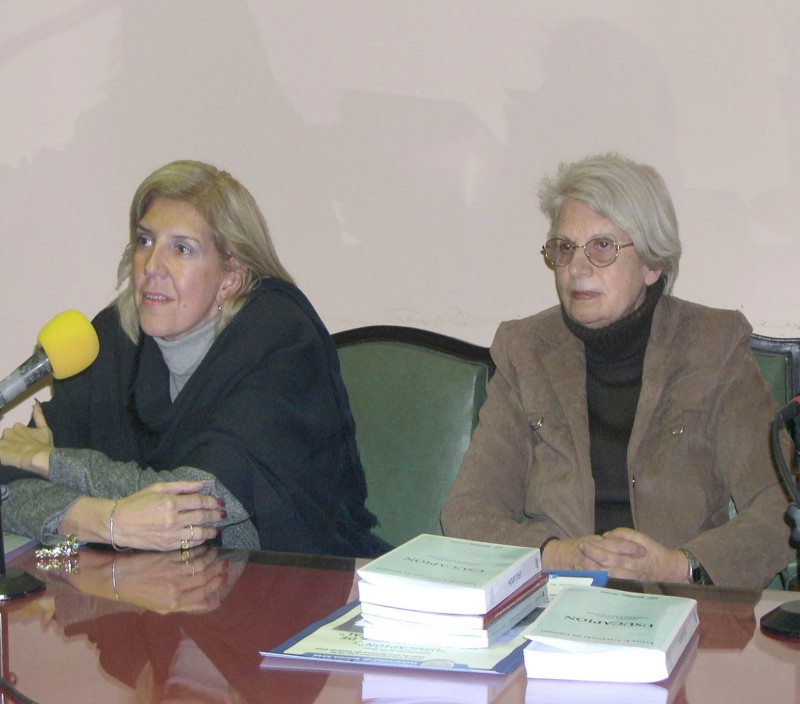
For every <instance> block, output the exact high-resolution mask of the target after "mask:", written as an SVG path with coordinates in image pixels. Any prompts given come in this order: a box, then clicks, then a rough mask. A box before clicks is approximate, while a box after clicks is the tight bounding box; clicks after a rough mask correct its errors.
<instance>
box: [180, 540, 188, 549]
mask: <svg viewBox="0 0 800 704" xmlns="http://www.w3.org/2000/svg"><path fill="white" fill-rule="evenodd" d="M188 549H189V541H188V540H186V538H184V539H183V540H181V550H188Z"/></svg>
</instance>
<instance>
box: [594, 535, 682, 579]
mask: <svg viewBox="0 0 800 704" xmlns="http://www.w3.org/2000/svg"><path fill="white" fill-rule="evenodd" d="M603 541H604V544H608V543H609V542H610V541H613V542H614V543H625V544H634V545H639V546H640V547H641V548H642V550H644V554H643V555H642V556H641V557H640V558H638V559H636V560H628V561H627V562H626V563H625V566H624V567H625V570H626V571H627V572H628V573H629V575H628V576H627V578H628V579H638V580H641V581H651V582H677V583H681V582H686V581H687V579H688V574H689V562H688V560H687V559H686V555H684V554H683V553H682V552H681V551H680V550H677V549H674V548H668V547H666V546H664V545H662V544H661V543H659V542H658V541H657V540H654V539H653V538H651V537H650V536H649V535H645V534H644V533H640V532H639V531H638V530H633V529H632V528H615V529H614V530H611V531H609V532H608V533H604V534H603ZM609 574H611V572H610V571H609ZM612 576H614V577H622V578H626V575H624V574H613V575H612Z"/></svg>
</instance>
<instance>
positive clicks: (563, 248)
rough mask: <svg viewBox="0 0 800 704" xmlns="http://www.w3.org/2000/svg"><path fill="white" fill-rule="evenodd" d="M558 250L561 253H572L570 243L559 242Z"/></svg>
mask: <svg viewBox="0 0 800 704" xmlns="http://www.w3.org/2000/svg"><path fill="white" fill-rule="evenodd" d="M559 248H560V249H561V251H562V252H571V251H572V242H567V241H566V240H565V241H563V242H561V244H560V245H559Z"/></svg>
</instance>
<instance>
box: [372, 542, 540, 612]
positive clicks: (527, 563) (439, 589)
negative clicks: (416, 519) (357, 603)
mask: <svg viewBox="0 0 800 704" xmlns="http://www.w3.org/2000/svg"><path fill="white" fill-rule="evenodd" d="M541 569H542V563H541V557H540V555H539V549H538V548H525V547H519V546H513V545H498V544H495V543H483V542H478V541H473V540H462V539H459V538H449V537H445V536H441V535H428V534H422V535H418V536H417V537H415V538H412V539H411V540H409V541H408V542H406V543H403V544H402V545H400V546H399V547H397V548H395V549H394V550H390V551H389V552H387V553H385V554H384V555H381V556H380V557H378V558H376V559H375V560H373V561H372V562H369V563H367V564H366V565H365V566H364V567H361V568H359V569H358V570H357V572H358V576H359V578H360V580H359V583H358V594H359V599H360V600H361V602H362V603H363V602H368V603H372V604H382V605H384V606H394V607H396V608H401V609H411V610H417V611H432V612H437V613H451V614H485V613H487V612H488V611H490V610H491V609H493V608H494V607H495V606H497V605H498V604H499V603H500V602H501V601H503V599H505V598H506V597H507V596H509V594H511V593H512V592H514V591H515V590H516V589H517V588H518V587H519V586H520V585H521V584H523V583H524V582H526V581H528V580H529V579H530V578H531V577H533V576H535V575H536V574H538V573H539V572H541Z"/></svg>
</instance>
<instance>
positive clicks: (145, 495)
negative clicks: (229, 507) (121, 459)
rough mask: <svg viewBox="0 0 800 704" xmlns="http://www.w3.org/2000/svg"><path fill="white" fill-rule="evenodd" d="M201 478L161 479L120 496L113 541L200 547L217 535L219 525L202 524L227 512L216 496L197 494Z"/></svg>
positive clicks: (154, 546)
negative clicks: (190, 480)
mask: <svg viewBox="0 0 800 704" xmlns="http://www.w3.org/2000/svg"><path fill="white" fill-rule="evenodd" d="M204 486H205V484H204V482H202V481H194V482H189V481H184V482H160V483H158V484H152V485H151V486H149V487H147V488H146V489H142V490H141V491H137V492H136V493H135V494H131V495H130V496H128V497H126V498H124V499H119V500H118V501H117V509H116V511H115V512H114V543H115V545H117V546H118V547H129V548H141V549H144V550H177V549H186V548H187V547H189V548H191V547H197V546H198V545H202V544H203V543H204V542H205V541H206V540H210V539H211V538H216V537H217V534H218V533H219V530H218V529H217V528H207V527H203V524H205V523H215V522H216V521H220V520H222V519H223V518H224V517H225V516H226V515H227V514H226V513H225V511H224V510H222V509H221V505H222V504H221V502H220V500H219V499H218V498H217V497H216V496H208V495H206V494H198V493H197V492H199V491H200V490H201V489H202V488H203V487H204Z"/></svg>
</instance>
